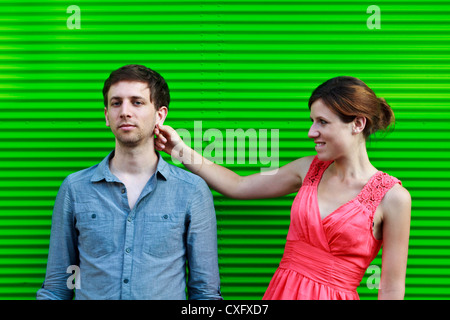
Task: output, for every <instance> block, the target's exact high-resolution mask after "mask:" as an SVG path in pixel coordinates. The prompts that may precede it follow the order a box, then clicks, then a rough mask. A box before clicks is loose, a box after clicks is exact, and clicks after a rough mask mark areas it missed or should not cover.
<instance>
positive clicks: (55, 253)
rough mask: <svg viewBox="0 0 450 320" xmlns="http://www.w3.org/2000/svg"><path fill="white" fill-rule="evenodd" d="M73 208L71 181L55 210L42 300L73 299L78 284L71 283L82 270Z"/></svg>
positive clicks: (66, 182)
mask: <svg viewBox="0 0 450 320" xmlns="http://www.w3.org/2000/svg"><path fill="white" fill-rule="evenodd" d="M72 207H73V200H72V198H71V195H70V184H69V178H67V179H65V180H64V182H63V183H62V185H61V187H60V189H59V191H58V195H57V196H56V200H55V206H54V208H53V215H52V225H51V233H50V247H49V253H48V261H47V271H46V275H45V280H44V283H43V285H42V287H41V288H40V289H39V290H38V291H37V294H36V298H37V299H38V300H71V299H73V288H74V285H73V284H72V281H71V280H72V279H73V278H75V275H73V274H72V271H73V270H79V268H78V267H77V266H78V265H79V262H78V260H79V259H78V254H77V252H78V251H77V236H76V232H75V229H74V223H73V210H72ZM69 277H71V278H70V279H69Z"/></svg>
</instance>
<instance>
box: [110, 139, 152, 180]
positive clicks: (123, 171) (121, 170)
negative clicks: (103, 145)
mask: <svg viewBox="0 0 450 320" xmlns="http://www.w3.org/2000/svg"><path fill="white" fill-rule="evenodd" d="M157 165H158V155H157V154H156V152H155V150H154V149H153V148H149V147H147V146H138V147H126V146H125V147H124V146H122V145H120V144H118V143H117V144H116V148H115V152H114V157H113V158H112V159H111V161H110V170H111V172H112V173H113V174H118V175H127V176H142V175H145V176H151V175H153V173H154V172H155V171H156V166H157Z"/></svg>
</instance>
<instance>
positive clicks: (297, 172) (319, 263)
mask: <svg viewBox="0 0 450 320" xmlns="http://www.w3.org/2000/svg"><path fill="white" fill-rule="evenodd" d="M308 105H309V108H310V111H311V112H310V118H311V121H312V125H311V128H310V130H309V132H308V137H309V138H311V139H313V140H314V142H315V144H316V146H315V150H316V152H317V155H316V156H306V157H303V158H300V159H297V160H295V161H293V162H291V163H289V164H287V165H285V166H283V167H282V168H280V169H278V170H277V171H275V172H274V174H272V175H270V174H263V173H257V174H253V175H250V176H245V177H241V176H239V175H237V174H235V173H234V172H232V171H230V170H228V169H226V168H224V167H222V166H219V165H216V164H214V163H212V162H211V161H209V160H207V159H205V158H203V157H202V156H201V155H199V154H198V153H196V152H195V151H194V150H192V149H191V148H189V147H188V146H186V145H185V144H184V143H183V142H182V140H181V139H180V137H179V136H178V135H177V134H176V132H175V131H174V130H173V129H172V128H170V127H168V126H159V127H158V128H156V129H155V134H156V135H157V140H156V143H155V147H156V148H157V149H158V150H164V151H165V152H167V153H168V154H171V155H172V156H174V157H175V158H177V159H179V160H180V161H182V162H183V163H184V165H185V166H186V167H187V168H188V169H189V170H191V171H192V172H194V173H196V174H198V175H200V176H201V177H202V178H203V179H204V180H205V181H206V182H207V183H208V185H209V186H210V187H211V188H213V189H215V190H216V191H218V192H220V193H222V194H223V195H225V196H227V197H231V198H238V199H256V198H269V197H279V196H283V195H287V194H290V193H293V192H298V193H297V196H296V197H295V200H294V203H293V205H292V209H291V224H290V227H289V232H288V235H287V242H286V247H285V251H284V255H283V258H282V260H281V262H280V265H279V267H278V269H277V271H276V272H275V275H274V276H273V278H272V280H271V282H270V284H269V287H268V289H267V291H266V293H265V295H264V297H263V299H333V300H334V299H359V296H358V293H357V291H356V288H357V286H358V285H359V283H360V282H361V280H362V277H363V275H364V273H365V271H366V269H367V267H368V266H369V265H370V263H371V261H372V260H373V259H374V258H375V257H376V256H377V254H378V252H379V250H380V248H381V244H383V253H382V273H381V280H380V287H379V292H378V298H379V299H403V298H404V293H405V276H406V262H407V255H408V241H409V227H410V216H411V198H410V195H409V193H408V191H407V190H406V189H405V188H404V187H403V186H402V185H401V182H400V181H399V180H398V179H396V178H394V177H391V176H389V175H387V174H386V173H383V172H381V171H378V170H377V169H376V168H375V167H374V166H373V165H372V164H371V163H370V160H369V157H368V154H367V150H366V140H367V138H368V137H369V136H370V135H371V134H373V133H374V132H376V131H378V130H383V129H386V128H387V127H389V125H390V124H391V123H392V122H393V120H394V114H393V112H392V109H391V108H390V106H389V105H388V104H387V103H386V102H385V100H384V99H382V98H378V97H377V96H376V95H375V93H374V92H373V91H372V90H371V89H370V88H369V87H368V86H367V85H366V84H365V83H364V82H362V81H361V80H359V79H356V78H353V77H336V78H333V79H330V80H328V81H326V82H325V83H323V84H321V85H320V86H319V87H318V88H317V89H316V90H315V91H314V92H313V93H312V95H311V98H310V99H309V103H308Z"/></svg>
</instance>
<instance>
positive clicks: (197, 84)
mask: <svg viewBox="0 0 450 320" xmlns="http://www.w3.org/2000/svg"><path fill="white" fill-rule="evenodd" d="M70 5H78V6H79V7H80V9H81V28H80V29H73V30H71V29H68V28H67V25H66V21H67V18H68V17H69V16H70V14H68V13H66V9H67V7H69V6H70ZM370 5H377V6H379V7H380V9H381V29H373V30H370V29H368V28H367V25H366V20H367V19H368V18H369V16H370V14H368V13H366V10H367V8H368V7H369V6H370ZM449 22H450V2H449V1H414V0H408V1H385V0H374V1H310V2H307V1H160V2H158V1H128V2H123V1H118V0H108V1H92V0H77V1H75V0H73V1H59V0H54V1H50V0H47V1H39V2H38V1H36V2H34V1H5V0H1V1H0V70H1V71H0V98H1V99H0V108H1V110H0V111H1V121H0V123H1V125H0V191H1V192H0V299H34V297H35V292H36V290H37V289H38V288H39V287H40V285H41V283H42V281H43V278H44V273H45V266H46V262H47V251H48V242H49V232H50V219H51V212H52V207H53V203H54V198H55V196H56V192H57V190H58V188H59V186H60V184H61V182H62V180H63V179H64V177H66V176H67V175H68V174H70V173H72V172H74V171H78V170H81V169H83V168H86V167H88V166H91V165H94V164H96V163H98V162H99V161H100V160H101V159H102V158H103V157H104V156H106V154H107V153H108V152H109V151H110V150H111V149H112V148H113V147H114V141H113V140H114V139H113V136H112V134H111V132H110V131H109V129H108V128H107V127H106V126H105V125H104V118H103V106H102V97H101V89H102V85H103V81H104V79H105V78H106V77H107V76H108V74H109V72H110V71H112V70H113V69H116V68H118V67H120V66H122V65H124V64H128V63H141V64H145V65H147V66H149V67H152V68H154V69H155V70H157V71H159V72H160V73H161V74H163V75H164V76H165V78H166V79H167V81H168V83H169V86H170V88H171V92H172V104H171V109H170V112H169V117H168V120H167V122H166V123H167V124H170V125H172V126H173V127H175V128H185V129H188V130H190V131H191V132H192V133H193V129H194V121H202V127H203V131H205V130H207V129H209V128H217V129H220V130H221V132H223V134H224V135H225V129H237V128H242V129H243V130H247V129H249V128H253V129H255V130H257V131H258V130H259V129H269V130H270V129H279V137H280V143H279V156H280V165H283V164H286V163H288V162H289V161H292V160H294V159H296V158H298V157H301V156H304V155H310V154H313V152H314V150H313V144H312V142H311V141H309V140H308V138H307V130H308V128H309V125H310V121H309V112H308V108H307V99H308V97H309V95H310V93H311V92H312V90H313V89H314V88H315V87H316V86H317V85H319V84H320V83H322V82H323V81H325V80H327V79H329V78H331V77H334V76H338V75H352V76H356V77H359V78H361V79H362V80H364V81H365V82H366V83H367V84H368V85H369V86H371V87H372V88H373V89H374V90H375V92H376V93H377V94H378V95H380V96H384V97H385V98H386V99H387V101H388V102H389V103H390V104H391V105H392V107H393V109H394V111H395V114H396V119H397V124H396V127H395V130H394V131H393V132H392V133H390V134H389V135H388V136H387V137H386V138H384V139H379V138H377V137H375V138H374V139H373V140H372V141H371V143H370V144H369V152H370V156H371V159H372V161H373V164H374V165H375V166H376V167H378V169H380V170H383V171H386V172H388V173H390V174H391V175H394V176H396V177H398V178H400V179H401V180H402V181H403V184H404V186H405V187H406V188H408V190H409V191H410V193H411V195H412V198H413V208H412V209H413V210H412V223H411V240H410V251H409V259H408V271H407V279H406V298H407V299H448V298H450V248H449V245H450V212H449V211H450V200H449V198H450V196H449V194H450V192H449V191H450V185H449V180H450V179H449V177H450V173H449V168H450V165H449V159H450V147H449V146H450V143H449V142H450V103H449V101H450V99H449V98H450V76H449V71H450V70H449V69H450V63H449V59H450V58H449V57H450V56H449V54H450V50H449V49H450V32H449V31H450V23H449ZM206 145H207V142H204V146H206ZM227 165H228V164H227ZM228 166H229V167H230V168H233V169H235V170H236V171H237V172H239V173H241V174H248V173H253V172H257V171H258V168H259V164H258V165H253V164H249V163H248V161H247V162H246V163H245V164H235V165H228ZM214 196H215V204H216V210H217V217H218V238H219V262H220V272H221V281H222V291H223V296H224V298H225V299H260V298H261V297H262V295H263V293H264V291H265V289H266V287H267V284H268V283H269V281H270V279H271V276H272V275H273V273H274V271H275V269H276V267H277V265H278V263H279V261H280V259H281V255H282V252H283V246H284V243H285V237H286V234H287V230H288V225H289V213H290V205H291V203H292V201H293V197H294V195H290V196H286V197H283V198H278V199H270V200H255V201H238V200H231V199H227V198H224V197H222V196H220V195H218V194H216V193H214ZM373 264H374V265H378V266H380V265H381V260H380V258H377V259H376V260H375V261H374V262H373ZM368 276H370V274H369V273H368V274H367V275H366V277H365V278H364V279H363V281H362V283H361V286H360V287H359V289H358V292H359V293H360V296H361V299H375V298H376V295H377V292H376V290H370V289H368V287H367V280H368V278H367V277H368Z"/></svg>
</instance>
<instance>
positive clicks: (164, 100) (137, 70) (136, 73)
mask: <svg viewBox="0 0 450 320" xmlns="http://www.w3.org/2000/svg"><path fill="white" fill-rule="evenodd" d="M120 81H138V82H144V83H147V84H148V88H149V89H150V102H152V103H153V104H154V105H155V108H156V110H158V109H159V108H161V107H162V106H166V107H167V108H169V103H170V94H169V86H168V85H167V83H166V80H164V78H163V77H162V76H161V75H160V74H159V73H158V72H156V71H154V70H152V69H150V68H147V67H146V66H143V65H139V64H129V65H126V66H123V67H121V68H119V69H117V70H114V71H113V72H111V74H110V75H109V77H108V79H106V80H105V84H104V86H103V103H104V104H105V107H106V108H108V92H109V89H110V88H111V86H112V85H113V84H115V83H117V82H120Z"/></svg>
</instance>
